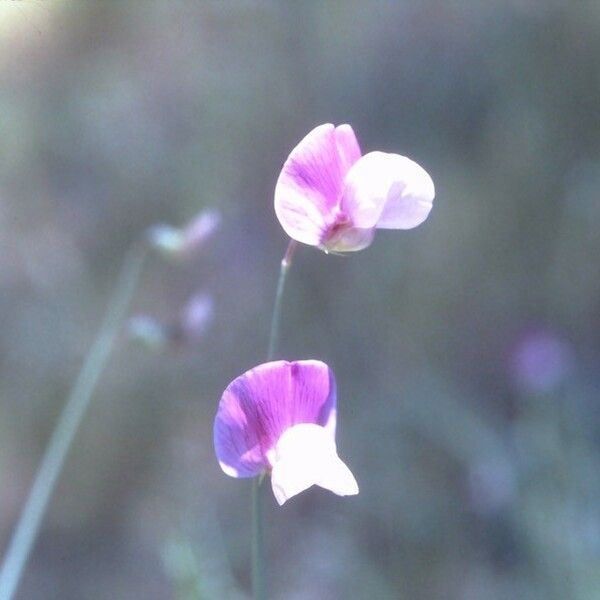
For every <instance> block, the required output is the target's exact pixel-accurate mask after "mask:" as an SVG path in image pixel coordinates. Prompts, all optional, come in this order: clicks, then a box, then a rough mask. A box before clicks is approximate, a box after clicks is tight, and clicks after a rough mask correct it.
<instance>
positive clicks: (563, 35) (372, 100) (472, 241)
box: [0, 0, 600, 600]
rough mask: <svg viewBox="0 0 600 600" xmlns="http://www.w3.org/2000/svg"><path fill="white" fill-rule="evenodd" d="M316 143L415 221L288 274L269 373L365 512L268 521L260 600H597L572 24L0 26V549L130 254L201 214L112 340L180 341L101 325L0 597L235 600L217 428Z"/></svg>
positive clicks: (582, 125) (211, 18)
mask: <svg viewBox="0 0 600 600" xmlns="http://www.w3.org/2000/svg"><path fill="white" fill-rule="evenodd" d="M329 121H331V122H334V123H341V122H348V123H351V124H352V125H353V127H354V129H355V131H356V132H357V135H358V137H359V140H360V142H361V145H362V147H363V149H364V150H365V151H370V150H374V149H381V150H387V151H394V152H398V153H400V154H406V155H408V156H410V157H412V158H413V159H415V160H417V161H418V162H419V163H420V164H422V165H423V166H424V167H425V168H426V169H427V170H428V171H429V173H431V175H432V177H433V179H434V181H435V183H436V189H437V198H436V203H435V207H434V210H433V212H432V213H431V216H430V218H429V219H428V221H427V222H426V223H425V224H424V225H422V226H421V227H419V228H417V229H414V230H411V231H407V232H392V231H382V232H380V233H378V235H377V237H376V239H375V242H374V243H373V245H372V246H371V247H370V248H369V249H367V250H365V251H363V252H360V253H358V254H356V255H353V256H350V257H335V256H326V255H324V254H323V253H320V252H318V251H316V250H314V249H312V248H308V247H302V248H300V249H299V251H298V253H297V255H296V259H295V264H294V267H293V269H292V271H291V272H290V277H289V286H288V288H287V289H286V296H285V306H284V319H283V328H282V340H281V350H280V354H281V356H282V357H285V358H290V359H296V358H320V359H322V360H325V361H327V362H328V363H330V364H331V365H332V366H333V368H334V369H335V371H336V374H337V379H338V386H339V390H338V391H339V429H338V446H339V450H340V454H341V456H343V457H344V459H345V460H346V461H347V463H348V464H349V465H350V466H351V468H352V469H353V471H354V473H355V475H356V478H357V480H358V481H359V484H360V486H361V493H360V495H359V496H357V497H354V498H347V499H340V498H338V497H335V496H333V495H331V494H329V493H327V492H324V491H322V490H318V489H313V490H311V491H309V492H307V493H304V494H302V495H300V496H298V497H297V498H295V499H294V500H293V501H290V502H289V504H287V505H286V506H285V507H284V508H282V509H280V508H278V507H276V504H275V501H274V499H273V498H272V496H271V495H270V493H268V489H267V492H266V493H265V507H266V517H267V541H268V549H267V550H268V573H269V586H270V590H271V595H272V597H273V598H280V599H291V600H304V599H306V600H311V599H316V600H329V599H338V598H357V599H362V598H377V599H396V598H400V599H409V600H430V599H444V600H448V599H449V600H453V599H460V600H505V599H506V600H509V599H510V600H514V599H519V600H534V599H535V600H537V599H540V600H541V599H544V600H546V599H550V600H554V599H556V600H565V599H574V600H583V599H585V600H587V599H590V600H591V599H595V598H600V507H599V504H598V498H599V497H600V470H599V467H600V457H599V454H598V449H599V445H600V411H599V408H598V406H599V402H600V330H599V328H600V260H599V258H598V257H599V256H600V229H599V227H598V223H599V222H600V199H599V194H598V190H599V189H600V4H599V3H598V2H597V1H596V0H581V1H580V2H571V1H569V0H512V1H510V0H509V1H500V0H497V1H483V0H479V1H476V0H465V1H459V0H456V1H446V2H443V1H435V0H422V1H420V2H407V1H397V2H389V3H386V2H364V1H344V2H341V1H340V2H306V3H300V2H292V1H286V2H248V1H241V0H240V1H236V2H192V1H188V2H184V1H178V0H174V1H169V2H167V1H152V0H146V1H144V0H137V1H134V0H131V1H122V2H116V1H115V2H105V1H96V2H92V1H85V0H81V1H78V0H70V1H66V0H65V1H61V0H46V1H44V0H21V1H17V0H14V1H13V0H11V1H9V0H0V482H1V483H0V548H5V547H6V544H7V543H8V540H9V536H10V534H11V532H12V530H13V527H14V524H15V522H16V519H17V517H18V514H19V511H20V508H21V507H22V505H23V502H24V499H25V497H26V495H27V493H28V490H29V488H30V485H31V482H32V478H33V476H34V473H35V469H36V467H37V465H38V463H39V460H40V458H41V455H42V453H43V450H44V448H45V445H46V443H47V440H48V438H49V435H50V433H51V431H52V428H53V425H54V424H55V422H56V418H57V416H58V414H59V412H60V410H61V407H62V406H63V404H64V402H65V398H66V396H67V394H68V391H69V389H70V386H71V384H72V382H73V380H74V378H75V377H76V375H77V373H78V370H79V368H80V366H81V364H82V361H83V359H84V357H85V354H86V352H87V351H88V349H89V347H90V346H91V344H92V342H93V339H94V337H95V335H96V331H97V329H98V327H99V324H100V322H101V319H102V316H103V314H104V311H105V308H106V305H107V302H108V299H109V297H110V294H111V292H112V290H113V288H114V285H115V280H116V277H117V274H118V272H119V269H120V265H121V264H122V260H123V257H124V255H125V254H126V252H127V250H128V248H129V247H130V245H131V244H132V243H133V241H134V240H137V239H139V238H140V237H143V236H144V232H145V231H146V230H147V229H148V228H149V227H151V226H153V225H155V224H157V223H166V224H172V225H175V226H184V225H185V224H186V223H187V222H189V220H190V219H193V217H194V216H195V215H196V214H197V213H198V212H200V211H202V210H204V209H211V210H217V211H219V214H220V215H221V221H220V227H219V229H218V231H217V232H216V233H215V234H214V235H213V236H212V237H211V238H210V239H209V240H206V241H205V243H202V244H200V247H199V248H197V249H196V251H195V252H191V253H189V254H188V256H187V258H186V259H185V260H179V261H176V262H173V261H170V260H167V259H166V258H165V257H164V256H162V255H160V254H159V253H154V254H152V256H151V257H150V259H149V260H148V261H147V263H146V265H145V268H144V271H143V273H142V276H141V279H140V282H139V286H138V289H137V292H136V295H135V299H134V301H133V305H132V307H131V316H135V315H147V316H148V317H149V318H151V319H155V320H156V322H157V323H159V324H168V325H171V326H172V325H173V324H179V325H181V323H183V326H180V327H179V330H178V336H177V339H176V340H175V341H174V342H173V343H170V344H167V345H166V347H154V348H148V347H146V346H144V345H143V344H139V343H133V342H132V340H131V339H130V336H129V335H128V334H127V326H126V325H124V326H123V328H122V333H121V334H120V336H119V339H118V343H117V345H116V348H115V351H114V353H113V355H112V358H111V360H110V363H109V365H108V367H107V369H106V371H105V373H104V375H103V377H102V380H101V383H100V386H99V388H98V390H97V391H96V393H95V395H94V398H93V401H92V404H91V407H90V410H89V412H88V413H87V415H86V417H85V420H84V423H83V425H82V428H81V429H80V431H79V433H78V435H77V438H76V440H75V443H74V445H73V447H72V451H71V453H70V455H69V458H68V461H67V463H66V465H65V468H64V471H63V473H62V475H61V478H60V481H59V483H58V487H57V490H56V493H55V495H54V497H53V500H52V502H51V505H50V507H49V511H48V513H47V515H46V518H45V520H44V524H43V527H42V531H41V534H40V537H39V540H38V543H37V544H36V547H35V550H34V552H33V555H32V557H31V562H30V564H29V565H28V569H27V571H26V574H25V577H24V579H23V582H22V586H21V588H20V591H19V594H18V598H20V599H23V600H25V599H32V600H37V599H44V600H48V599H61V600H71V599H73V600H79V599H96V598H98V599H105V598H106V599H115V598H146V599H155V598H156V599H171V598H173V599H193V598H217V599H219V598H246V597H248V594H249V579H250V576H249V559H248V554H249V518H248V517H249V496H250V493H249V489H250V486H249V485H248V482H245V481H239V480H234V479H230V478H228V477H226V476H225V475H224V474H223V473H222V472H221V471H220V469H219V467H218V465H217V462H216V460H215V458H214V455H213V449H212V420H213V417H214V414H215V410H216V406H217V402H218V400H219V398H220V394H221V392H222V390H223V389H224V387H225V386H226V385H227V383H228V382H229V381H230V380H231V379H233V378H234V377H236V376H237V375H238V374H240V373H241V372H243V371H244V370H246V369H248V368H250V367H252V366H254V365H256V364H258V363H260V362H262V360H263V359H264V354H265V352H266V343H267V331H268V326H269V320H270V312H271V308H272V303H273V295H274V289H275V284H276V279H277V272H278V268H279V261H280V258H281V256H282V254H283V252H284V250H285V247H286V244H287V241H286V239H285V235H284V233H283V231H282V230H281V228H280V226H279V224H278V223H277V221H276V218H275V215H274V212H273V208H272V197H273V189H274V183H275V180H276V178H277V176H278V173H279V170H280V168H281V165H282V163H283V161H284V160H285V158H286V156H287V154H288V152H289V151H290V149H291V148H292V147H293V146H294V145H295V144H296V143H297V142H298V141H299V139H300V138H301V137H303V136H304V135H305V134H306V133H307V132H308V131H309V130H310V129H311V128H312V127H314V126H315V125H317V124H320V123H323V122H329ZM197 294H208V295H209V296H210V297H211V298H212V303H213V304H212V306H213V310H212V319H211V322H210V324H209V326H205V327H201V328H200V329H201V330H200V331H198V330H195V331H187V330H186V327H188V325H189V322H188V321H189V320H188V321H186V319H185V318H184V319H182V318H181V315H182V314H184V315H185V314H186V312H185V311H186V306H188V307H189V301H190V299H193V298H195V297H196V296H197ZM182 311H183V312H182ZM196 325H198V323H196ZM188 328H189V327H188ZM196 329H197V328H196ZM154 346H160V344H158V345H157V344H154ZM163 346H164V345H163Z"/></svg>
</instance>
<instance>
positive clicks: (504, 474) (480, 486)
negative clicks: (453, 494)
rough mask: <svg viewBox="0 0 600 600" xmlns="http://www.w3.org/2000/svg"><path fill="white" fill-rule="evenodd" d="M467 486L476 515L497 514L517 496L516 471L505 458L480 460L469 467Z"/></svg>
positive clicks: (495, 457)
mask: <svg viewBox="0 0 600 600" xmlns="http://www.w3.org/2000/svg"><path fill="white" fill-rule="evenodd" d="M467 486H468V492H469V504H470V505H471V508H472V509H473V510H474V511H475V512H476V513H478V514H480V515H491V514H494V513H497V512H498V511H500V510H501V509H503V508H504V507H505V506H507V505H508V504H509V503H510V502H511V500H512V499H513V497H514V496H515V493H516V477H515V473H514V469H513V467H512V465H511V464H510V463H509V462H508V461H507V460H506V459H505V458H504V457H503V456H488V457H484V458H480V459H478V460H476V461H475V462H474V463H473V464H471V465H470V466H469V472H468V480H467Z"/></svg>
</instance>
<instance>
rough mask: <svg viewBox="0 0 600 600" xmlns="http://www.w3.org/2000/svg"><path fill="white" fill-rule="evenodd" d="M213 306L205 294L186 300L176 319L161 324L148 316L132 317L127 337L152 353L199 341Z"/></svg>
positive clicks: (211, 313)
mask: <svg viewBox="0 0 600 600" xmlns="http://www.w3.org/2000/svg"><path fill="white" fill-rule="evenodd" d="M213 310H214V304H213V300H212V298H211V297H210V296H209V295H208V294H206V293H198V294H196V295H194V296H192V297H191V298H190V300H189V301H188V302H187V304H186V305H185V307H184V308H183V310H182V311H181V313H180V314H179V316H178V317H177V318H176V319H174V320H172V321H170V322H166V323H161V322H160V321H158V320H157V319H155V318H154V317H151V316H149V315H143V314H140V315H135V316H133V317H131V319H129V322H128V324H127V330H128V333H129V337H130V338H131V339H133V340H134V341H137V342H139V343H141V344H143V345H144V346H146V347H148V348H150V349H152V350H159V351H160V350H164V349H166V348H168V347H173V346H181V345H187V344H191V343H195V342H197V341H199V340H201V339H202V336H203V335H204V333H205V332H206V330H207V329H208V327H209V326H210V323H211V321H212V318H213Z"/></svg>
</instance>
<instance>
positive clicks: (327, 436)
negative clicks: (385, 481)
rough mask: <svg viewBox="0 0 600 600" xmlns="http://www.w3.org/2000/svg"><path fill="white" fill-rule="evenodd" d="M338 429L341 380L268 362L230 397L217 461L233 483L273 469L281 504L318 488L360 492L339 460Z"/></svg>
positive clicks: (303, 365)
mask: <svg viewBox="0 0 600 600" xmlns="http://www.w3.org/2000/svg"><path fill="white" fill-rule="evenodd" d="M335 425H336V387H335V378H334V375H333V371H331V369H330V368H329V367H328V366H327V365H326V364H325V363H323V362H320V361H317V360H301V361H296V362H287V361H283V360H280V361H275V362H269V363H265V364H262V365H259V366H258V367H255V368H254V369H250V370H249V371H247V372H246V373H244V374H243V375H241V376H240V377H238V378H237V379H235V380H234V381H232V382H231V383H230V384H229V385H228V386H227V389H226V390H225V392H223V396H222V398H221V402H220V403H219V410H218V412H217V416H216V418H215V425H214V441H215V451H216V454H217V459H218V461H219V464H220V465H221V468H222V469H223V471H224V472H225V473H226V474H227V475H230V476H231V477H253V476H255V475H260V474H261V473H263V472H265V471H269V472H270V473H271V485H272V488H273V493H274V494H275V498H276V500H277V502H278V503H279V504H280V505H281V504H283V503H284V502H285V501H286V500H288V499H289V498H291V497H292V496H295V495H296V494H299V493H300V492H302V491H304V490H305V489H307V488H309V487H311V486H312V485H319V486H321V487H324V488H326V489H328V490H331V491H332V492H334V493H335V494H338V495H340V496H347V495H352V494H358V485H357V484H356V480H355V479H354V476H353V475H352V473H351V472H350V470H349V469H348V467H347V466H346V465H345V464H344V463H343V462H342V461H341V460H340V458H339V457H338V455H337V450H336V445H335Z"/></svg>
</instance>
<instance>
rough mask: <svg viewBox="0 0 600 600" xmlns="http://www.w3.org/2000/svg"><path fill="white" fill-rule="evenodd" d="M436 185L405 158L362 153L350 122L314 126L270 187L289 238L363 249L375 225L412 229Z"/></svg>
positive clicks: (323, 247)
mask: <svg viewBox="0 0 600 600" xmlns="http://www.w3.org/2000/svg"><path fill="white" fill-rule="evenodd" d="M434 196H435V189H434V185H433V181H432V180H431V177H430V176H429V175H428V174H427V172H426V171H425V170H424V169H423V168H422V167H421V166H419V165H418V164H417V163H416V162H413V161H412V160H410V159H409V158H406V157H405V156H400V155H399V154H387V153H385V152H369V153H368V154H365V155H364V156H361V151H360V147H359V145H358V142H357V140H356V136H355V135H354V131H353V130H352V127H350V125H338V126H337V127H334V126H333V125H332V124H331V123H326V124H325V125H319V126H318V127H316V128H315V129H313V130H312V131H311V132H310V133H309V134H308V135H307V136H306V137H305V138H304V139H303V140H302V141H301V142H300V143H299V144H298V145H297V146H296V147H295V148H294V149H293V150H292V152H291V153H290V155H289V157H288V159H287V160H286V161H285V164H284V165H283V168H282V170H281V174H280V175H279V178H278V180H277V184H276V186H275V213H276V214H277V218H278V219H279V222H280V223H281V226H282V227H283V229H284V230H285V232H286V233H287V234H288V235H289V236H290V237H291V238H293V239H295V240H297V241H298V242H302V243H304V244H308V245H310V246H317V247H318V248H320V249H321V250H324V251H325V252H350V251H355V250H362V249H363V248H366V247H367V246H369V245H370V244H371V242H372V241H373V237H374V235H375V229H411V228H413V227H416V226H417V225H420V224H421V223H422V222H423V221H424V220H425V219H426V218H427V215H428V214H429V212H430V210H431V207H432V202H433V198H434Z"/></svg>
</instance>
